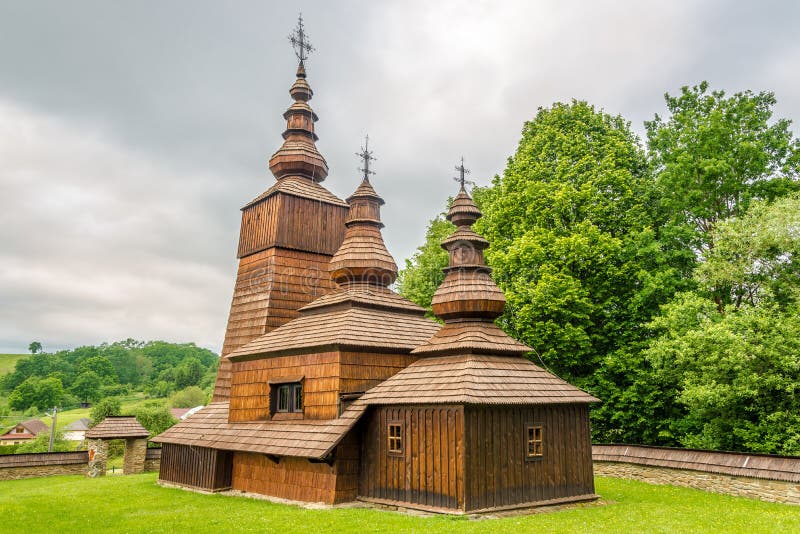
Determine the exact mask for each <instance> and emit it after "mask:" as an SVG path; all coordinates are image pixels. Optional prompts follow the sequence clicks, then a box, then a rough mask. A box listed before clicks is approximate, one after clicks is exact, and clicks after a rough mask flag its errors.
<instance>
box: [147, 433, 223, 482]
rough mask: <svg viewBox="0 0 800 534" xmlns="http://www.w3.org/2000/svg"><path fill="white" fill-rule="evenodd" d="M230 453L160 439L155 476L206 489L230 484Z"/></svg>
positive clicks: (166, 480) (162, 479)
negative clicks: (158, 463) (158, 464)
mask: <svg viewBox="0 0 800 534" xmlns="http://www.w3.org/2000/svg"><path fill="white" fill-rule="evenodd" d="M232 457H233V455H232V453H230V452H228V451H220V450H215V449H208V448H205V447H192V446H187V445H179V444H172V443H164V445H163V446H162V448H161V465H160V467H159V472H158V479H159V480H161V481H164V482H169V483H172V484H179V485H181V486H186V487H190V488H197V489H202V490H207V491H221V490H225V489H228V488H230V487H231V467H232V464H231V461H232Z"/></svg>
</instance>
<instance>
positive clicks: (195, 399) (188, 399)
mask: <svg viewBox="0 0 800 534" xmlns="http://www.w3.org/2000/svg"><path fill="white" fill-rule="evenodd" d="M205 403H206V394H205V392H203V390H202V389H200V388H199V387H197V386H189V387H188V388H185V389H182V390H180V391H177V392H175V393H174V394H173V395H172V397H170V399H169V404H170V406H172V407H173V408H194V407H195V406H201V405H203V404H205Z"/></svg>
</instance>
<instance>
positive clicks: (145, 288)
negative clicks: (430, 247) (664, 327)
mask: <svg viewBox="0 0 800 534" xmlns="http://www.w3.org/2000/svg"><path fill="white" fill-rule="evenodd" d="M300 11H302V13H303V17H304V20H305V26H306V30H307V32H308V35H309V36H310V40H311V42H312V43H313V45H314V46H315V48H316V51H315V52H314V53H313V54H312V56H311V58H310V59H309V60H308V61H307V64H306V67H307V72H308V81H309V83H310V85H311V87H312V88H313V89H314V92H315V94H314V99H313V100H312V101H311V105H312V107H313V108H314V110H315V111H316V113H317V114H318V115H319V117H320V120H319V122H318V123H317V133H318V135H319V137H320V140H319V141H318V143H317V147H318V148H319V150H320V152H321V153H322V154H323V155H324V156H325V158H326V159H327V161H328V165H329V167H330V169H331V172H330V175H329V176H328V178H327V180H326V181H325V182H324V185H325V186H326V187H327V188H328V189H330V190H331V191H332V192H334V193H335V194H337V195H339V196H340V197H342V198H344V197H346V196H348V195H349V194H350V193H351V192H352V191H353V190H354V189H355V187H356V186H357V185H358V182H359V175H358V171H357V167H358V163H359V162H358V159H357V157H356V156H355V152H357V151H358V149H359V148H360V146H361V144H362V141H363V137H364V135H365V134H369V136H370V148H372V149H373V150H374V155H375V156H376V157H377V161H376V162H375V163H374V164H373V168H374V170H375V171H376V172H377V174H376V175H375V176H374V177H373V178H372V183H373V185H374V187H375V189H376V190H377V191H378V193H380V194H381V195H382V196H383V198H384V199H385V200H386V205H385V206H384V207H383V210H382V217H383V221H384V223H385V225H386V227H385V228H384V231H383V234H384V238H385V240H386V244H387V247H388V248H389V251H390V252H391V253H392V254H393V255H394V257H395V259H396V261H397V262H398V264H399V265H401V266H402V265H403V263H404V261H405V259H406V258H408V257H410V256H411V255H412V254H413V252H414V249H415V248H416V247H417V246H418V245H419V244H421V242H422V241H423V238H424V233H425V228H426V225H427V222H428V221H429V220H430V219H431V218H433V217H434V216H435V215H436V214H437V213H438V212H440V211H442V210H443V209H444V207H445V203H446V201H447V198H448V196H451V195H453V194H454V193H455V192H456V188H457V185H456V184H455V182H453V180H452V179H451V178H452V177H453V176H455V175H456V172H455V170H454V166H455V165H456V164H457V163H458V161H459V159H460V157H461V156H463V157H464V158H465V162H466V165H467V167H469V168H470V169H471V170H472V173H471V175H470V178H471V179H472V180H474V181H475V182H476V183H477V184H478V185H486V184H488V183H489V182H490V181H491V179H492V177H493V176H495V175H496V174H502V172H503V169H504V168H505V165H506V161H507V158H508V157H509V156H511V155H512V154H513V153H514V150H515V147H516V145H517V143H518V141H519V138H520V133H521V130H522V126H523V124H524V122H525V121H526V120H531V119H532V118H533V117H535V115H536V112H537V109H538V108H540V107H547V106H549V105H551V104H552V103H553V102H557V101H570V100H571V99H573V98H575V99H580V100H587V101H589V102H590V103H592V104H593V105H595V106H596V107H597V108H601V109H603V110H605V111H606V112H608V113H612V114H621V115H623V116H624V117H626V118H627V119H628V120H629V121H630V122H631V127H632V128H633V129H634V131H635V132H637V133H638V134H639V135H640V136H643V134H644V127H643V122H644V121H645V120H649V119H652V118H653V115H654V114H655V113H659V114H664V112H665V105H664V93H665V92H669V93H672V94H675V93H677V92H679V91H680V87H681V86H684V85H694V84H697V83H699V82H700V81H702V80H708V81H709V82H710V83H711V87H712V88H713V89H724V90H725V91H727V92H736V91H742V90H746V89H752V90H754V91H762V90H768V91H773V92H774V93H775V95H776V98H777V100H778V104H777V106H776V107H775V115H776V117H782V118H788V119H792V120H794V121H796V122H797V121H800V91H798V90H797V88H798V82H800V70H799V69H798V68H797V66H798V65H800V39H797V21H798V20H800V3H796V2H792V1H789V0H787V1H785V2H774V1H768V0H767V1H761V2H737V1H732V2H718V1H705V2H703V1H697V2H689V1H685V2H667V1H664V0H662V1H660V2H647V1H641V0H636V1H614V2H611V1H602V0H601V1H593V2H578V1H565V0H561V1H524V0H523V1H516V2H514V1H502V2H498V1H486V2H466V1H458V2H456V1H447V0H440V1H437V2H424V1H419V2H415V1H397V2H390V1H381V2H375V1H364V2H356V1H342V2H331V1H319V2H313V1H302V2H286V1H283V2H270V1H243V0H237V1H233V2H206V1H194V0H193V1H189V0H185V1H163V0H159V1H139V2H106V1H104V0H103V1H96V2H90V1H80V0H74V1H71V2H61V1H53V2H43V1H29V2H18V1H11V0H0V352H10V353H14V352H26V351H27V347H28V344H29V343H30V342H31V341H33V340H38V341H40V342H42V343H43V345H44V348H45V350H57V349H62V348H70V347H75V346H79V345H86V344H99V343H101V342H104V341H109V342H111V341H116V340H120V339H126V338H129V337H130V338H135V339H140V340H151V339H163V340H167V341H174V342H194V343H197V344H198V345H200V346H203V347H208V348H211V349H213V350H216V351H218V350H219V349H220V347H221V345H222V340H223V336H224V330H225V324H226V321H227V316H228V311H229V308H230V299H231V295H232V291H233V283H234V277H235V273H236V266H237V260H236V257H235V256H236V246H237V242H238V231H239V223H240V217H241V214H240V211H239V209H240V208H241V206H243V205H244V204H245V203H246V202H247V201H249V200H250V199H252V198H254V197H255V196H257V195H258V194H259V193H261V192H262V191H264V190H265V189H267V188H268V187H270V186H271V185H272V184H273V183H274V178H273V177H272V175H271V174H270V172H269V169H268V167H267V162H268V160H269V157H270V156H271V155H272V153H273V152H274V151H275V150H276V149H277V148H278V147H279V146H280V144H281V141H282V139H281V137H280V134H281V132H282V131H283V130H284V128H285V121H284V119H283V118H282V114H283V112H284V111H285V110H286V108H287V107H288V106H289V104H290V103H291V99H290V97H289V95H288V89H289V87H290V86H291V84H292V82H293V81H294V72H295V68H296V58H295V56H294V53H293V51H292V49H291V47H290V45H289V43H288V39H287V36H288V35H289V33H290V32H291V30H292V29H293V27H294V26H295V23H296V19H297V15H298V12H300ZM794 128H795V132H797V131H798V129H797V125H796V124H795V125H794Z"/></svg>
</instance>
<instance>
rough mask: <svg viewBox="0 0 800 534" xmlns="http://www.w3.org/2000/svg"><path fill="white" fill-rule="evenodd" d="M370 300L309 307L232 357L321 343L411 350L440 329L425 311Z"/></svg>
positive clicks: (322, 345) (363, 297)
mask: <svg viewBox="0 0 800 534" xmlns="http://www.w3.org/2000/svg"><path fill="white" fill-rule="evenodd" d="M364 299H365V296H364V294H363V293H360V294H359V296H358V300H357V301H352V300H343V301H341V302H338V303H336V304H335V305H331V306H326V307H324V308H312V309H311V310H305V311H304V312H303V313H302V315H301V316H300V317H298V318H297V319H294V320H292V321H290V322H288V323H286V324H285V325H283V326H280V327H278V328H276V329H275V330H273V331H271V332H269V333H267V334H264V335H263V336H261V337H259V338H256V339H254V340H253V341H251V342H250V343H247V344H246V345H244V346H242V347H240V348H238V349H236V350H235V351H233V352H231V353H230V354H229V355H228V356H227V357H228V358H229V359H230V360H232V361H236V360H246V359H250V358H248V356H249V357H257V356H260V355H276V354H278V353H286V352H294V351H298V350H300V349H312V348H321V347H339V348H350V349H369V350H375V349H383V350H390V351H400V352H409V351H411V350H412V349H414V348H415V347H416V346H418V345H419V344H420V343H422V342H423V341H424V340H426V339H428V338H430V337H431V336H432V335H433V334H434V333H435V332H436V331H437V330H438V329H439V325H438V324H437V323H435V322H434V321H431V320H430V319H426V318H425V317H423V316H421V315H418V314H416V313H409V312H408V311H406V310H404V309H387V308H385V307H378V306H375V307H373V306H370V305H369V303H367V304H364V303H363V302H362V301H363V300H364ZM377 300H378V303H379V305H384V306H385V305H386V301H387V300H388V299H387V298H386V297H385V295H382V296H380V297H379V298H378V299H377ZM312 311H313V312H316V313H312Z"/></svg>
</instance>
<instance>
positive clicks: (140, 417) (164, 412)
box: [134, 404, 178, 437]
mask: <svg viewBox="0 0 800 534" xmlns="http://www.w3.org/2000/svg"><path fill="white" fill-rule="evenodd" d="M134 415H135V416H136V420H137V421H139V424H141V425H142V426H143V427H145V428H146V429H147V431H148V432H150V437H153V436H157V435H158V434H161V433H162V432H164V431H165V430H167V429H168V428H169V427H171V426H172V425H174V424H175V423H177V422H178V420H177V419H175V418H174V417H172V414H171V413H170V412H169V408H167V407H166V406H164V405H163V404H162V405H161V406H146V405H144V406H140V407H139V408H138V409H137V410H136V412H135V413H134Z"/></svg>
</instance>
